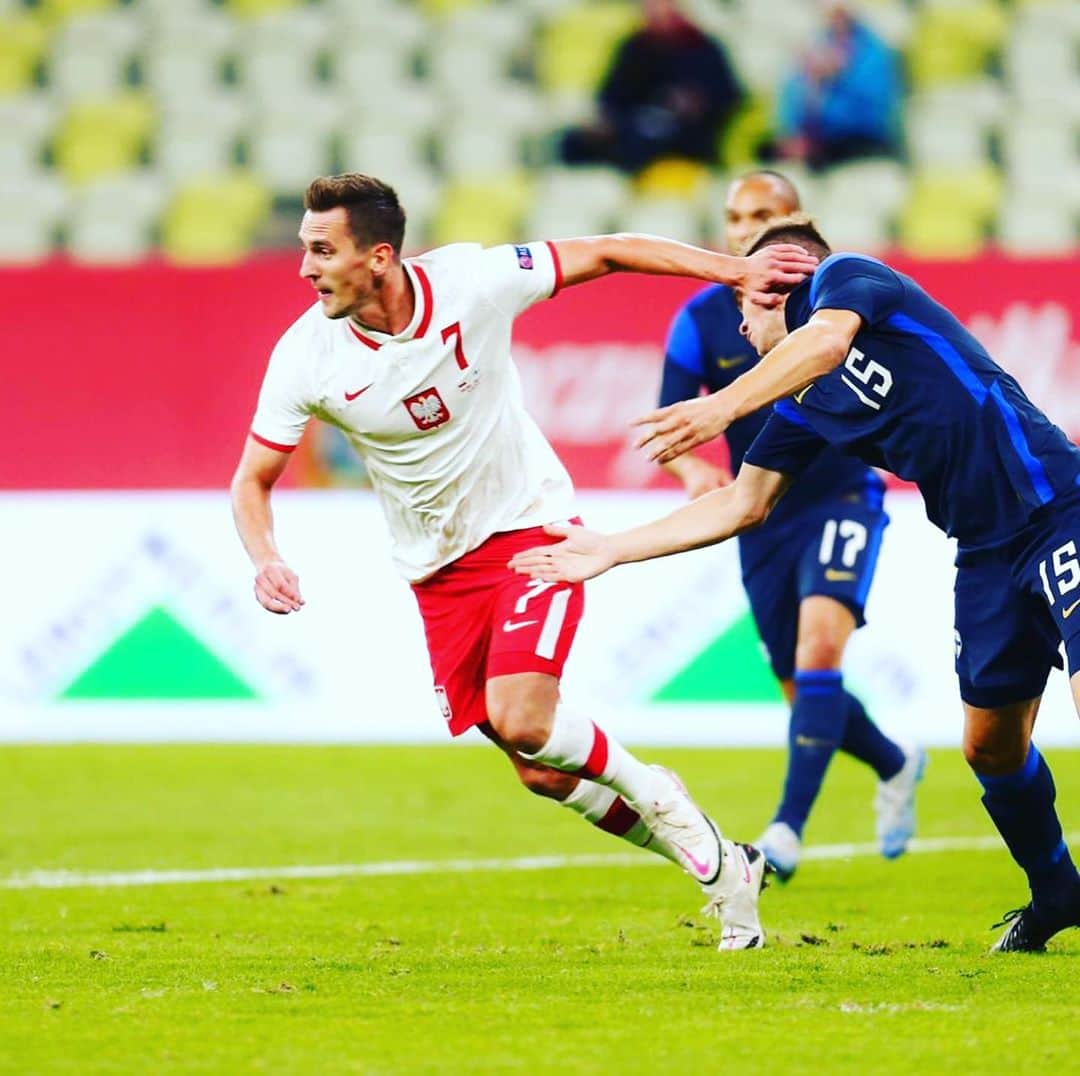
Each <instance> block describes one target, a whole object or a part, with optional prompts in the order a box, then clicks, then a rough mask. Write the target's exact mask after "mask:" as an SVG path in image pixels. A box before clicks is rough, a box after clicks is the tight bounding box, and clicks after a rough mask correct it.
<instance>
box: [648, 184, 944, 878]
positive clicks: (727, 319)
mask: <svg viewBox="0 0 1080 1076" xmlns="http://www.w3.org/2000/svg"><path fill="white" fill-rule="evenodd" d="M798 207H799V200H798V193H797V192H796V190H795V188H794V186H793V185H792V184H791V183H790V182H789V181H788V180H787V179H786V178H785V177H784V176H782V175H780V174H779V173H776V172H772V171H758V172H751V173H749V174H748V175H745V176H742V177H741V178H739V179H736V180H735V181H734V182H733V183H732V184H731V186H730V187H729V189H728V193H727V200H726V205H725V211H726V232H727V243H728V247H729V249H733V250H737V249H739V248H740V247H741V246H742V245H743V244H744V243H745V242H746V241H747V240H748V239H749V238H750V237H751V236H752V234H753V233H755V232H757V231H759V230H760V228H761V226H762V224H764V223H767V222H768V221H770V220H773V219H776V218H779V217H783V216H785V215H787V214H790V213H791V212H793V211H794V210H796V209H798ZM742 320H743V318H742V312H741V310H740V308H739V303H738V299H737V298H736V295H735V292H734V291H733V290H732V289H731V288H729V287H726V286H724V285H714V286H712V287H709V288H706V289H705V290H704V291H702V292H699V293H698V294H697V295H695V296H694V297H693V298H692V299H690V300H689V302H687V303H686V304H685V305H684V306H683V307H682V308H681V309H680V310H679V312H678V314H677V315H676V317H675V319H674V322H673V323H672V327H671V331H670V333H669V335H668V339H667V346H666V349H665V357H664V372H663V381H662V384H661V389H660V406H661V407H666V406H669V405H671V404H674V403H677V402H679V401H682V400H692V399H695V398H696V397H698V396H699V395H700V393H701V391H702V389H706V390H707V391H709V392H716V391H718V390H720V389H723V388H726V387H727V386H728V385H730V384H731V383H732V382H733V381H734V380H735V379H736V378H737V377H739V376H740V375H741V374H743V373H745V372H747V371H748V370H751V369H752V368H753V367H754V366H756V365H757V363H758V361H759V356H758V353H757V352H756V351H755V350H754V348H753V346H752V345H751V344H750V342H749V341H748V340H747V339H746V338H745V337H744V336H743V335H742V333H741V332H740V331H739V330H740V325H741V324H742ZM769 413H770V412H769V410H768V409H767V408H763V409H762V410H760V411H754V412H752V413H750V414H748V415H745V416H743V417H742V418H739V419H737V420H736V421H735V422H733V423H732V424H731V425H730V426H729V427H728V428H727V430H726V431H725V434H724V436H725V438H726V440H727V445H728V449H729V453H730V459H731V472H736V473H737V472H738V470H739V467H740V465H741V463H742V460H743V456H744V455H745V453H746V450H747V449H748V448H749V447H750V445H751V443H752V442H753V441H754V439H755V438H756V437H757V435H758V433H759V432H760V430H761V428H762V427H763V426H764V425H765V422H766V419H767V418H768V416H769ZM665 469H666V470H668V471H669V472H670V473H671V474H673V475H674V477H676V478H677V479H679V481H681V482H682V484H683V486H684V488H685V490H686V492H687V495H688V496H690V497H691V498H694V497H698V496H701V495H702V494H704V493H707V492H710V491H711V490H713V489H718V488H720V487H721V486H724V485H727V484H728V483H730V482H731V480H732V475H731V472H728V471H726V470H724V469H723V468H721V467H717V466H716V465H714V464H713V463H711V462H710V461H708V460H706V459H705V458H703V457H701V456H697V455H695V454H694V453H692V452H688V453H686V454H684V455H682V456H680V457H678V458H677V459H674V460H672V461H670V462H669V463H667V464H665ZM883 493H884V484H883V483H882V481H881V479H880V478H879V477H878V476H877V474H876V473H875V472H874V471H873V470H872V469H871V468H869V467H867V466H866V465H865V464H864V463H861V462H859V461H858V460H856V459H854V458H853V457H851V456H845V455H843V454H842V453H841V452H839V451H838V450H836V449H827V450H825V451H824V452H822V453H821V455H820V456H819V457H818V458H817V459H816V460H815V461H814V462H813V463H812V464H811V465H810V467H809V468H808V469H807V472H806V473H805V474H804V475H803V476H802V480H801V481H800V482H799V483H798V485H796V486H795V487H794V488H793V489H792V490H791V492H790V493H789V494H788V495H787V496H786V497H785V498H784V499H783V500H782V501H781V502H780V503H779V504H778V505H777V507H776V510H775V511H774V512H773V513H772V515H771V516H770V518H769V521H768V522H767V523H766V524H764V525H763V526H762V527H760V528H757V529H756V530H753V531H749V532H747V533H746V534H743V535H742V536H741V537H740V539H739V557H740V561H741V564H742V579H743V586H744V587H745V589H746V594H747V598H748V599H749V602H750V609H751V612H752V613H753V616H754V622H755V624H756V625H757V630H758V635H759V636H760V638H761V641H762V644H763V646H764V649H765V651H766V653H767V655H768V660H769V664H770V665H771V667H772V670H773V673H774V674H775V675H776V678H777V679H778V680H779V682H780V686H781V690H782V691H783V694H784V697H785V698H786V699H787V702H788V704H789V705H790V706H791V720H790V723H789V728H788V762H787V774H786V777H785V780H784V788H783V795H782V798H781V801H780V803H779V805H778V806H777V808H776V811H775V813H774V814H773V816H772V821H771V822H770V824H769V825H768V827H767V828H766V829H765V832H764V833H763V834H762V836H761V837H760V838H759V839H758V840H757V841H756V842H755V844H756V846H757V847H758V848H760V849H761V850H762V851H763V852H764V853H765V855H766V857H767V858H768V860H769V862H770V863H771V864H772V866H773V867H774V868H775V869H776V871H777V873H778V875H779V876H780V877H781V878H782V879H784V880H786V879H788V878H790V877H791V875H792V874H793V873H794V872H795V869H796V868H797V867H798V864H799V859H800V858H801V851H802V834H803V829H804V827H805V825H806V821H807V818H808V816H809V814H810V810H811V807H812V806H813V803H814V800H815V799H816V797H817V795H818V792H819V791H820V789H821V785H822V782H823V780H824V777H825V773H826V770H827V768H828V766H829V763H830V761H831V760H832V756H833V755H834V754H835V752H836V750H837V749H838V748H839V749H840V750H842V751H845V752H847V753H848V754H850V755H852V756H853V757H855V758H857V759H859V760H860V761H862V762H865V763H866V764H867V765H868V766H870V767H872V768H873V769H874V770H875V772H876V773H877V776H878V778H879V782H880V783H879V786H878V794H877V796H876V797H875V809H876V816H877V817H876V830H877V836H878V842H879V846H880V848H881V851H882V854H883V855H885V856H886V857H888V858H894V857H896V856H898V855H900V854H901V853H903V851H904V850H905V849H906V847H907V843H908V841H909V840H910V838H911V836H912V833H913V831H914V821H915V815H914V793H915V787H916V784H917V782H918V780H919V778H920V777H921V775H922V770H923V767H924V765H925V753H924V752H922V751H921V750H918V749H914V748H912V749H908V750H907V751H905V750H904V749H903V748H902V747H900V746H899V745H898V744H896V743H894V742H893V741H892V740H891V739H889V738H888V737H887V736H885V734H884V733H882V732H881V730H880V729H878V728H877V726H876V725H875V724H874V723H873V722H872V721H871V720H870V718H869V717H868V716H867V714H866V710H865V709H864V708H863V706H862V703H861V702H860V701H859V700H858V699H857V698H855V696H853V695H852V694H850V693H849V692H847V691H845V689H844V683H843V675H842V672H841V666H842V663H843V656H844V649H845V647H846V645H847V641H848V639H849V638H850V637H851V634H852V632H853V631H855V630H856V629H857V628H858V627H860V626H861V625H862V624H863V623H864V622H865V621H864V608H865V603H866V596H867V593H868V591H869V589H870V584H871V581H872V580H873V576H874V568H875V566H876V561H877V553H878V549H879V546H880V543H881V536H882V533H883V531H884V529H885V526H886V524H887V522H888V516H887V515H886V514H885V512H884V509H883V507H882V496H883ZM717 675H718V676H720V675H723V670H720V669H718V670H717Z"/></svg>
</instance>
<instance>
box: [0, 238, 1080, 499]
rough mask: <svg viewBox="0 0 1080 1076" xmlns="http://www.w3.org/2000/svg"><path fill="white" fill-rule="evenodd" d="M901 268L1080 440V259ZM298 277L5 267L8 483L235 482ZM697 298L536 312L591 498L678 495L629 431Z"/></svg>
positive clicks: (290, 258) (300, 303)
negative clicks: (652, 488)
mask: <svg viewBox="0 0 1080 1076" xmlns="http://www.w3.org/2000/svg"><path fill="white" fill-rule="evenodd" d="M891 264H894V265H896V266H897V268H900V269H902V270H904V271H905V272H909V273H911V274H912V275H913V276H914V277H915V278H916V279H917V280H918V281H919V282H920V283H921V284H923V285H924V286H925V287H926V288H927V289H928V290H929V291H930V293H931V294H932V295H934V296H935V297H936V298H938V299H939V300H941V301H942V302H943V303H945V304H946V305H947V306H949V307H950V308H951V309H952V310H953V311H954V312H955V313H956V314H957V315H958V316H959V317H960V318H961V319H962V320H963V321H964V322H965V323H966V324H967V325H968V326H969V327H970V328H971V329H972V331H973V332H974V333H975V335H976V336H978V337H979V338H980V339H981V340H982V342H983V343H984V344H985V345H986V346H987V348H988V349H989V351H990V353H991V354H992V355H993V356H994V358H995V359H996V360H997V361H998V362H1000V363H1001V364H1002V365H1003V366H1005V367H1006V368H1007V369H1009V370H1010V371H1012V372H1013V373H1015V374H1016V375H1017V376H1018V378H1019V379H1020V382H1021V384H1023V385H1024V387H1025V389H1026V390H1027V391H1028V393H1029V395H1030V396H1031V397H1032V398H1033V399H1034V400H1035V402H1036V403H1037V404H1039V405H1040V406H1041V407H1043V408H1044V409H1045V410H1046V411H1047V413H1048V414H1050V416H1051V417H1052V418H1054V420H1055V421H1057V422H1058V423H1059V425H1061V426H1062V427H1063V428H1064V429H1066V430H1067V431H1068V432H1069V433H1070V435H1071V436H1072V437H1073V438H1074V439H1077V438H1078V437H1080V259H1076V258H1072V259H1053V260H1017V259H1007V258H1004V257H999V256H994V255H987V256H984V257H981V258H979V259H976V260H974V261H971V262H965V263H945V262H933V263H913V262H911V261H907V260H900V259H897V260H894V261H892V262H891ZM297 268H298V259H297V258H296V257H295V256H294V255H292V254H272V255H265V256H260V257H258V258H254V259H252V260H251V261H249V262H247V263H245V264H244V265H241V266H237V267H230V268H221V269H177V268H173V267H170V266H167V265H164V264H160V263H156V262H152V263H147V264H143V265H139V266H135V267H131V268H123V269H91V268H85V267H79V266H75V265H72V264H70V263H66V262H52V263H48V264H46V265H43V266H38V267H33V268H28V269H5V270H3V271H0V315H2V324H3V355H4V360H3V397H2V398H3V405H2V409H0V414H2V417H3V430H4V433H5V435H6V440H7V444H6V446H5V447H6V451H5V452H4V453H3V455H2V457H0V489H21V490H26V489H214V488H221V487H223V486H224V485H226V484H227V482H228V480H229V476H230V474H231V471H232V468H233V467H234V465H235V462H236V458H237V456H238V454H239V451H240V448H241V446H242V444H243V439H244V436H245V433H246V431H247V428H248V424H249V422H250V418H251V413H252V411H253V409H254V405H255V398H256V394H257V392H258V387H259V384H260V381H261V378H262V373H263V370H264V368H265V364H266V360H267V358H268V356H269V353H270V349H271V348H272V347H273V344H274V342H275V340H276V339H277V337H278V336H279V335H280V334H281V332H282V331H283V330H284V329H285V328H286V327H287V326H288V325H289V324H290V322H291V321H292V320H293V319H294V318H295V317H296V316H297V315H298V314H300V313H301V312H302V311H303V310H304V309H305V307H306V306H307V305H308V304H309V302H310V298H311V292H310V290H309V289H308V287H307V286H306V285H305V284H304V283H303V282H302V281H301V280H300V279H299V278H298V276H297ZM698 287H699V285H698V284H697V283H696V282H693V281H686V280H670V279H661V278H656V277H635V276H626V275H618V276H612V277H608V278H605V279H603V280H599V281H595V282H593V283H591V284H587V285H584V286H581V287H577V288H570V289H567V290H566V291H565V292H563V293H562V294H560V295H559V296H558V297H557V298H556V299H554V300H552V301H550V302H546V303H541V304H540V305H539V306H537V307H535V308H533V309H532V310H530V311H529V312H528V313H526V314H525V315H524V316H523V317H522V318H521V319H520V320H519V322H518V326H517V333H516V339H515V358H516V360H517V362H518V365H519V367H520V370H521V374H522V381H523V385H524V388H525V393H526V399H527V402H528V405H529V408H530V409H531V411H532V413H533V414H534V415H535V417H536V418H537V420H538V421H539V422H540V425H541V426H542V428H543V429H544V430H545V431H546V432H547V434H548V436H549V437H550V438H551V440H552V442H553V443H554V445H555V447H556V449H557V450H558V452H559V454H560V456H561V457H562V459H563V460H564V461H565V463H566V464H567V466H568V468H569V470H570V472H571V474H572V475H573V477H574V480H575V482H576V483H577V485H578V486H579V487H581V488H601V489H603V488H613V489H628V488H638V489H640V488H643V487H646V486H649V485H658V484H664V482H665V479H664V478H663V477H662V476H661V475H660V474H659V472H658V471H657V469H656V468H654V467H652V466H651V465H650V464H648V463H647V462H645V461H644V460H643V459H642V458H641V457H640V456H639V455H638V454H637V453H635V452H633V450H632V449H631V448H630V447H629V446H630V440H631V438H630V431H629V427H628V422H629V420H630V419H631V418H632V417H633V416H635V415H637V414H640V413H641V412H642V411H644V410H647V409H649V408H650V407H652V406H653V404H654V401H655V397H656V392H657V388H658V385H659V382H660V366H661V361H662V352H663V340H664V336H665V333H666V331H667V327H668V325H669V323H670V321H671V318H672V316H673V314H674V312H675V310H676V309H677V307H678V306H679V304H680V303H681V302H682V301H683V300H684V299H685V298H687V297H688V296H689V295H691V294H692V293H693V292H694V291H695V290H697V288H698ZM436 302H437V297H436ZM314 441H315V442H316V445H315V448H314V449H312V448H311V447H309V449H308V451H307V454H306V456H305V457H304V458H303V459H302V460H299V461H298V464H299V465H298V466H297V467H295V468H290V473H291V480H292V481H294V482H295V481H302V482H303V481H309V482H315V483H318V482H325V481H327V478H328V476H330V477H332V476H333V474H334V473H335V472H334V467H333V465H332V461H331V460H330V457H331V456H332V453H331V452H330V451H329V450H327V451H324V450H323V447H322V446H321V443H319V442H320V439H319V438H318V437H316V438H315V439H314ZM328 461H329V462H328Z"/></svg>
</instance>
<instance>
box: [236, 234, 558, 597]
mask: <svg viewBox="0 0 1080 1076" xmlns="http://www.w3.org/2000/svg"><path fill="white" fill-rule="evenodd" d="M404 266H405V272H406V273H407V274H408V276H409V279H410V281H411V282H412V286H413V293H414V295H415V296H416V310H415V313H414V315H413V318H412V321H411V322H410V324H409V325H408V326H406V328H405V329H404V331H403V332H401V333H399V334H398V335H397V336H389V335H387V334H385V333H378V332H374V331H372V330H367V329H365V330H361V329H360V328H359V327H358V326H357V325H356V323H355V322H353V321H352V320H351V319H350V318H340V319H337V320H331V319H329V318H327V317H326V316H325V315H324V314H323V313H322V310H321V308H320V304H319V303H316V304H315V305H314V306H313V307H311V308H310V309H309V310H308V311H306V312H305V313H304V314H302V315H301V316H300V317H299V318H298V319H297V320H296V321H295V322H294V323H293V324H292V326H290V328H289V329H288V330H287V331H286V332H285V334H284V335H283V336H282V337H281V339H280V340H279V341H278V343H277V346H276V347H275V348H274V351H273V354H272V355H271V357H270V365H269V367H268V369H267V372H266V377H265V380H264V381H263V386H262V392H261V393H260V395H259V403H258V408H257V410H256V412H255V418H254V420H253V422H252V428H251V432H252V436H253V437H254V438H255V439H256V440H257V441H260V442H261V443H263V444H265V445H268V446H269V447H271V448H276V449H279V450H281V451H291V450H292V449H293V448H294V447H295V446H296V444H297V443H298V442H299V440H300V437H301V435H302V434H303V432H304V427H305V426H306V425H307V422H308V420H309V419H310V418H311V417H315V418H319V419H322V420H323V421H324V422H329V423H331V424H332V425H334V426H337V427H338V429H340V430H341V431H342V432H343V433H344V434H345V436H346V437H347V438H348V439H349V441H350V442H351V443H352V445H353V447H354V448H355V449H356V450H357V452H358V453H359V454H360V456H361V458H362V459H363V461H364V464H365V466H366V467H367V471H368V474H369V475H370V477H371V482H372V485H373V486H374V488H375V492H376V493H377V494H378V497H379V500H380V503H381V504H382V509H383V513H384V514H385V516H386V521H387V523H388V524H389V527H390V533H391V537H392V539H393V552H394V560H395V562H396V564H397V566H398V568H399V569H400V571H401V572H402V574H403V575H404V576H405V577H406V578H407V579H409V580H411V581H413V582H415V581H418V580H420V579H424V578H425V577H427V576H429V575H431V574H432V573H433V572H435V571H437V570H438V569H439V568H441V567H443V565H446V564H449V563H450V562H451V561H453V560H456V559H457V558H458V557H460V556H462V555H463V554H464V553H467V552H469V551H470V550H472V549H475V548H476V547H477V546H478V545H480V544H481V543H482V542H484V541H485V540H486V539H487V538H489V537H490V536H491V535H492V534H495V533H497V532H499V531H510V530H520V529H522V528H524V527H535V526H539V525H542V524H544V523H550V522H553V521H555V520H560V519H567V518H569V517H571V516H572V515H573V514H574V507H573V492H574V491H573V486H572V484H571V482H570V476H569V475H568V474H567V473H566V468H564V467H563V465H562V463H560V461H559V459H558V457H557V456H556V455H555V452H554V450H553V449H552V448H551V446H550V445H549V444H548V442H547V440H546V439H545V438H544V435H543V434H542V433H541V432H540V429H539V427H538V426H537V425H536V423H535V422H534V421H533V420H532V418H531V417H530V416H529V414H528V413H527V412H526V410H525V406H524V403H523V401H522V392H521V384H520V381H519V379H518V373H517V370H516V368H515V367H514V363H513V360H512V359H511V356H510V334H511V329H512V327H513V322H514V318H515V317H516V316H517V315H518V314H520V313H521V312H522V311H523V310H525V309H527V308H528V307H529V306H531V305H532V304H533V303H535V302H537V301H538V300H540V299H546V298H548V297H549V296H551V295H553V294H554V293H555V292H556V291H558V288H559V285H560V283H561V271H560V268H559V263H558V256H557V255H556V253H555V249H554V247H553V246H552V245H551V244H550V243H529V244H528V245H526V246H510V245H507V246H499V247H491V248H489V249H486V250H485V249H484V248H483V247H481V246H479V245H478V244H474V243H460V244H454V245H453V246H448V247H441V248H439V249H436V250H432V251H429V252H428V253H427V254H423V255H421V256H420V257H417V258H410V259H407V260H406V261H405V262H404Z"/></svg>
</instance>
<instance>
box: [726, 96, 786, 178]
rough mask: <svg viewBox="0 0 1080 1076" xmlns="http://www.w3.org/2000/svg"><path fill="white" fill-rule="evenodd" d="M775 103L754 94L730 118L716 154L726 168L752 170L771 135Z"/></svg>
mask: <svg viewBox="0 0 1080 1076" xmlns="http://www.w3.org/2000/svg"><path fill="white" fill-rule="evenodd" d="M773 108H774V105H773V102H772V100H771V99H770V98H769V97H766V96H764V95H761V94H753V95H751V97H750V98H749V99H748V100H746V101H744V102H743V104H742V107H741V108H740V109H739V111H738V112H736V113H735V115H734V116H732V117H731V119H730V121H729V122H728V124H727V126H726V127H725V128H724V130H723V132H722V133H721V135H720V141H719V144H718V150H717V155H718V157H719V158H720V163H721V165H722V166H723V167H725V168H734V169H746V168H751V167H753V165H754V164H755V163H756V162H757V160H758V153H759V150H760V147H761V145H762V144H763V143H764V142H766V141H767V140H768V139H769V137H770V136H771V134H772V129H773Z"/></svg>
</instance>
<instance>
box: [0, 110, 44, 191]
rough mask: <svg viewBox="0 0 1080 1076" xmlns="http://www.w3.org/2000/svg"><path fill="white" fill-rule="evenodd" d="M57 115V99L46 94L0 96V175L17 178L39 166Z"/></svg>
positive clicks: (33, 171) (30, 172)
mask: <svg viewBox="0 0 1080 1076" xmlns="http://www.w3.org/2000/svg"><path fill="white" fill-rule="evenodd" d="M56 117H57V102H56V100H55V99H54V98H53V97H52V96H51V95H49V94H43V93H21V94H12V95H11V96H9V97H3V96H0V130H2V131H3V132H4V137H3V138H0V176H7V177H9V178H18V177H19V176H27V175H31V174H34V173H36V172H37V171H38V170H39V169H40V167H41V158H42V153H43V150H44V148H45V142H46V140H47V139H48V137H49V134H50V132H51V130H52V128H53V125H54V124H55V123H56Z"/></svg>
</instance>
